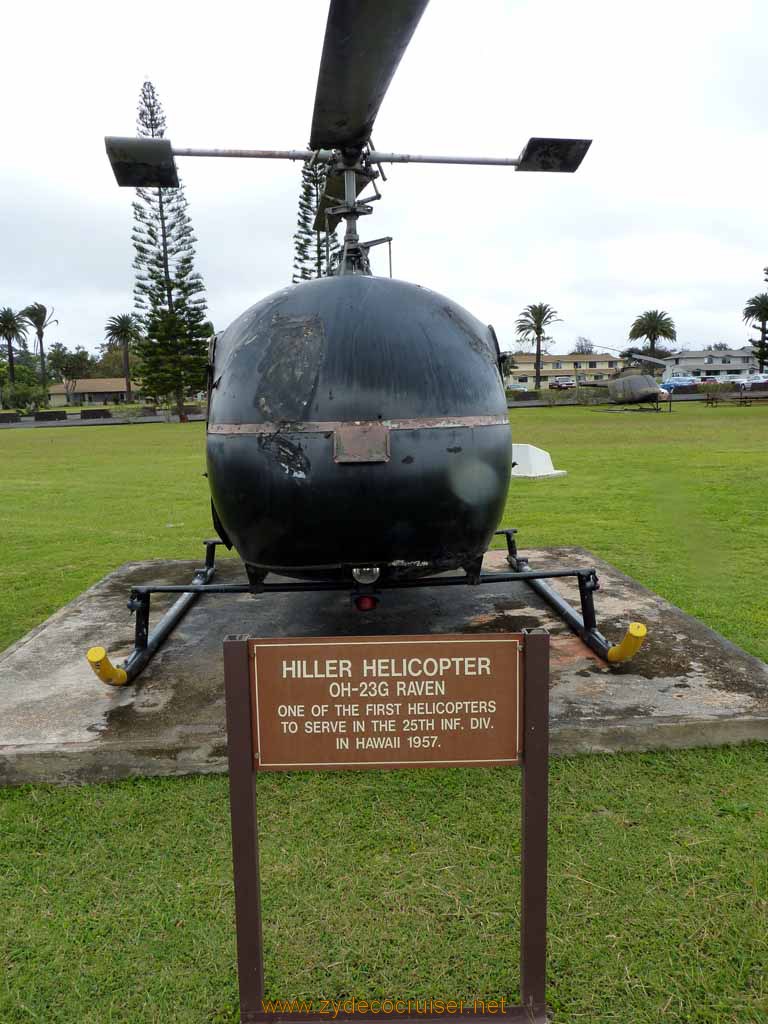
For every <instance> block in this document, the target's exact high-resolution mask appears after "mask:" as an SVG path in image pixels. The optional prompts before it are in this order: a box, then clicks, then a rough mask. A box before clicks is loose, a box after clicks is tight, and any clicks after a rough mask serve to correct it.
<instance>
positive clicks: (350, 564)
mask: <svg viewBox="0 0 768 1024" xmlns="http://www.w3.org/2000/svg"><path fill="white" fill-rule="evenodd" d="M427 2H428V0H388V2H387V3H386V4H383V3H381V2H380V0H331V2H330V5H329V11H328V19H327V24H326V29H325V38H324V43H323V49H322V56H321V60H320V69H319V73H318V79H317V88H316V93H315V103H314V110H313V114H312V123H311V130H310V138H309V145H308V147H307V148H305V149H296V150H263V149H261V150H256V149H238V150H226V149H223V150H222V149H216V150H212V149H197V148H180V147H174V146H173V145H172V143H171V141H170V140H169V139H167V138H136V139H132V138H121V137H114V136H110V137H107V138H106V139H105V145H106V150H107V155H108V157H109V160H110V163H111V165H112V169H113V172H114V174H115V177H116V179H117V182H118V184H119V185H120V186H123V187H130V188H135V187H145V188H148V187H150V188H158V189H163V188H174V187H178V184H179V180H178V173H177V170H176V162H175V161H176V157H211V156H217V157H229V158H236V159H269V160H275V159H282V160H290V161H309V162H310V163H312V164H315V163H317V164H322V165H324V166H325V168H326V177H325V186H324V191H323V194H322V197H321V199H320V202H319V203H318V209H317V216H316V220H315V228H316V230H320V231H324V232H326V234H327V233H328V232H332V231H334V230H335V229H336V228H337V226H338V225H339V224H340V222H341V221H342V220H343V221H344V222H345V232H344V239H343V247H342V249H341V253H340V258H339V259H338V261H337V263H336V264H335V265H334V267H333V270H332V273H330V274H329V275H328V276H326V277H321V278H318V279H316V280H311V281H304V282H301V283H299V284H295V285H291V286H288V287H286V288H283V289H281V290H279V291H277V292H275V293H274V294H272V295H269V296H267V297H266V298H263V299H261V300H260V301H258V302H256V304H255V305H253V306H251V307H250V308H249V309H247V310H245V311H244V312H243V313H242V314H241V315H240V316H239V317H237V319H236V320H235V321H234V322H233V323H232V324H231V325H230V326H229V327H227V328H226V330H224V331H222V332H221V333H219V334H218V335H214V336H213V338H212V339H211V343H210V347H209V356H208V403H207V417H206V420H207V436H206V461H207V476H208V482H209V486H210V492H211V512H212V519H213V525H214V528H215V530H216V533H217V535H218V538H219V540H218V541H209V542H208V541H207V542H206V545H207V554H206V564H205V567H204V568H202V569H200V570H198V572H197V573H196V574H195V579H194V580H193V582H192V584H191V585H189V586H176V585H168V586H152V587H146V586H142V587H137V588H134V590H133V591H132V594H131V599H130V601H129V605H128V606H129V608H130V609H131V610H132V611H135V612H136V647H135V649H134V651H133V652H132V654H131V655H130V656H129V658H128V659H127V661H126V663H125V666H124V667H123V668H117V669H116V668H115V667H114V666H112V665H111V663H110V661H109V659H108V657H107V655H106V651H105V650H104V648H102V647H96V648H91V650H90V651H89V653H88V660H89V662H90V664H91V667H92V668H93V669H94V671H95V672H96V674H97V675H98V676H99V678H101V679H102V680H103V681H105V682H110V683H115V684H118V685H119V684H123V683H125V682H128V681H132V680H133V679H134V678H135V677H136V675H138V673H139V672H140V671H142V669H143V668H144V667H145V666H146V664H147V663H148V661H149V659H150V658H151V657H152V656H153V653H154V652H155V651H156V650H157V649H158V647H159V646H160V645H161V644H162V643H163V642H164V640H165V639H166V638H167V636H168V634H169V633H170V631H171V630H172V629H173V628H174V625H175V623H176V622H178V621H179V619H180V618H181V617H182V616H183V615H184V614H185V613H186V611H187V609H188V608H189V607H190V605H191V604H192V602H193V601H194V600H195V599H196V598H197V596H199V595H200V594H202V593H208V592H212V593H225V592H226V593H239V592H244V591H248V592H250V593H251V594H254V595H256V594H259V593H265V592H272V591H279V592H286V591H292V590H299V589H316V590H339V589H343V588H348V589H349V590H350V593H351V595H352V597H353V600H354V603H355V605H356V607H357V608H358V609H359V610H360V611H371V610H373V609H374V608H375V607H376V605H377V603H378V600H379V598H378V596H376V593H375V589H376V588H381V589H384V588H389V587H398V586H419V585H421V584H422V582H424V581H426V582H427V583H429V585H449V584H451V585H452V584H454V583H461V582H462V581H464V580H465V581H466V582H468V583H482V582H505V581H510V580H512V579H524V580H525V581H526V582H528V583H530V584H531V586H532V587H533V588H534V589H536V590H537V591H538V592H539V593H540V594H541V595H542V596H543V597H544V598H545V599H546V600H547V601H548V602H549V603H550V604H551V605H552V606H553V607H555V608H556V610H557V611H558V613H559V614H561V615H562V616H563V617H564V618H565V619H566V621H567V622H569V624H570V625H571V626H572V628H573V629H575V630H576V631H577V632H579V634H580V635H582V636H583V638H584V639H585V642H587V643H589V644H590V645H591V646H593V648H594V649H595V650H596V651H598V653H600V654H601V655H602V656H603V657H607V658H608V659H609V660H623V658H624V657H627V656H630V655H628V654H627V648H626V646H622V645H621V644H620V645H618V647H616V648H611V647H610V645H609V644H608V642H607V641H606V639H605V637H603V636H602V634H600V633H599V631H598V630H597V627H596V621H595V615H594V608H593V605H592V592H593V591H594V590H596V589H597V576H596V573H595V571H594V570H585V569H581V568H580V569H575V570H574V569H563V570H557V571H550V572H540V571H539V572H537V571H534V570H532V569H531V568H530V567H529V566H528V564H527V562H526V560H525V559H522V558H519V557H518V556H517V552H516V548H515V545H514V540H513V537H512V535H513V534H514V532H515V531H509V530H508V531H503V532H505V533H506V534H507V544H508V561H509V564H510V566H511V567H512V569H513V570H514V571H513V572H511V573H506V574H504V573H494V574H492V576H493V579H491V578H490V577H489V576H488V574H483V573H482V562H483V556H484V554H485V552H486V551H487V549H488V547H489V544H490V541H491V539H492V537H493V535H494V532H495V531H496V527H497V525H498V522H499V520H500V518H501V515H502V511H503V508H504V503H505V500H506V496H507V492H508V488H509V483H510V474H511V468H512V437H511V430H510V424H509V417H508V412H507V404H506V395H505V390H504V385H503V379H502V373H501V353H500V349H499V344H498V341H497V338H496V333H495V331H494V329H493V327H492V326H490V325H488V324H485V323H483V322H482V320H480V319H478V318H477V317H475V316H473V315H472V314H471V313H469V312H468V311H467V310H465V309H463V308H462V307H461V306H460V305H459V304H458V303H456V302H454V301H453V300H452V299H450V298H447V297H445V296H443V295H439V294H437V293H436V292H434V291H431V290H430V289H428V288H427V287H425V286H424V285H421V284H414V283H411V282H406V281H400V280H397V279H393V278H391V277H378V276H374V275H373V274H372V273H371V267H370V261H369V257H368V250H369V249H370V247H371V246H372V245H374V244H377V243H378V242H380V241H388V240H389V239H376V240H374V241H373V242H365V241H361V239H360V236H359V234H358V220H359V218H360V217H362V216H367V215H369V214H371V213H372V212H373V204H374V202H375V201H376V200H378V199H380V198H381V194H380V193H379V191H378V188H377V185H376V182H377V180H379V179H383V177H384V176H383V169H382V165H384V164H407V163H431V164H465V165H466V164H469V165H486V166H488V165H491V166H506V167H509V168H511V169H513V170H515V171H522V172H545V173H552V172H555V173H573V172H574V171H576V170H577V169H578V167H579V166H580V164H581V162H582V160H583V159H584V156H585V155H586V153H587V150H588V149H589V147H590V144H591V140H589V139H560V138H539V137H535V138H531V139H530V140H529V141H528V143H527V144H526V145H525V146H524V148H523V150H522V152H521V153H520V155H519V156H517V157H472V156H459V155H453V156H425V155H419V154H410V153H396V152H383V151H380V150H377V149H376V148H375V147H374V144H373V142H372V139H371V135H372V132H373V128H374V124H375V121H376V117H377V115H378V112H379V108H380V106H381V104H382V101H383V100H384V97H385V95H386V92H387V89H388V88H389V85H390V83H391V81H392V78H393V76H394V74H395V71H396V69H397V67H398V64H399V63H400V60H401V58H402V56H403V54H404V53H405V51H406V49H407V46H408V44H409V42H410V40H411V38H412V36H413V33H414V31H415V30H416V27H417V25H418V23H419V21H420V19H421V17H422V15H423V13H424V10H425V9H426V7H427ZM370 189H372V190H373V191H372V193H371V192H370V191H369V190H370ZM367 190H368V191H367ZM217 543H223V544H225V545H226V546H227V547H230V548H231V547H234V548H235V550H236V551H237V553H238V555H239V556H240V558H241V560H242V562H243V564H244V567H245V571H246V574H247V578H248V583H247V584H245V585H240V584H224V585H215V586H211V585H210V582H211V580H212V578H213V573H214V560H215V554H214V547H215V544H217ZM449 571H454V572H458V573H459V574H463V576H462V578H456V577H455V576H453V577H451V578H448V579H446V577H445V576H444V575H440V574H445V573H446V572H449ZM270 574H272V575H273V576H274V577H276V578H277V579H278V581H281V580H283V579H284V578H286V577H287V578H288V580H289V582H287V583H286V582H276V583H275V582H265V581H266V580H267V578H268V577H269V576H270ZM551 576H575V577H578V580H579V591H580V597H581V602H582V614H581V616H579V615H578V613H576V612H575V610H574V609H572V608H571V607H570V605H568V604H567V602H564V601H563V599H562V598H561V597H560V596H559V595H558V594H557V593H556V592H555V591H554V590H552V588H550V587H549V586H548V584H546V583H544V579H545V578H547V577H551ZM486 577H488V578H486ZM290 580H298V581H301V582H296V583H292V582H290ZM159 591H164V592H177V593H180V594H182V595H183V596H182V597H180V598H179V600H178V601H177V602H176V605H174V606H173V608H172V609H171V610H170V611H169V612H167V613H166V615H165V616H164V617H163V619H162V620H161V622H160V623H159V625H158V626H157V627H156V629H155V630H154V632H152V633H150V632H149V599H150V594H151V593H154V592H159ZM642 629H643V630H644V627H642ZM643 635H644V633H643ZM623 643H624V642H623ZM634 649H636V645H635V647H634V648H633V650H634ZM611 651H618V653H617V654H616V657H615V659H614V658H613V655H612V654H611Z"/></svg>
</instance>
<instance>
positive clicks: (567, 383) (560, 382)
mask: <svg viewBox="0 0 768 1024" xmlns="http://www.w3.org/2000/svg"><path fill="white" fill-rule="evenodd" d="M575 387H576V381H575V380H574V379H573V377H553V378H552V380H551V381H550V382H549V390H550V391H558V390H560V389H562V388H575Z"/></svg>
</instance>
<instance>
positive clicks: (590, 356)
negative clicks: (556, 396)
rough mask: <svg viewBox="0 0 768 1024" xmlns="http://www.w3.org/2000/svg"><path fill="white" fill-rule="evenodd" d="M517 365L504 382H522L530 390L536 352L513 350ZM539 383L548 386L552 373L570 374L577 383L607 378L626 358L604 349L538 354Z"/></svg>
mask: <svg viewBox="0 0 768 1024" xmlns="http://www.w3.org/2000/svg"><path fill="white" fill-rule="evenodd" d="M513 358H514V360H515V362H516V363H517V368H516V369H513V370H510V372H509V373H508V374H507V375H506V376H505V378H504V382H505V384H524V385H525V386H526V387H527V388H528V389H529V390H533V388H534V387H535V386H536V369H535V360H536V356H535V354H534V353H533V352H515V353H513ZM541 363H542V365H541V386H542V387H543V388H547V387H549V382H550V381H551V380H552V378H553V377H573V379H574V380H575V381H576V383H577V384H579V383H584V384H587V383H589V381H593V380H607V379H608V378H609V377H613V376H614V375H615V374H617V373H618V372H619V370H622V369H623V368H624V366H625V361H624V360H623V359H621V358H620V357H619V356H618V355H610V354H609V353H607V352H569V353H568V354H567V355H550V354H549V353H548V352H542V354H541Z"/></svg>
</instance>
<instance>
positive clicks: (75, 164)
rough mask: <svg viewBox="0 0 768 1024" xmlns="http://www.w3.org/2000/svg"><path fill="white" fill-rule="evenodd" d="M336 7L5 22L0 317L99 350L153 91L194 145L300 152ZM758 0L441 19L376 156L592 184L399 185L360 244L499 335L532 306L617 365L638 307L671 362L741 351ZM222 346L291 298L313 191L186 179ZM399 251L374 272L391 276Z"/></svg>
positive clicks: (124, 251)
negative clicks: (672, 334) (560, 164)
mask: <svg viewBox="0 0 768 1024" xmlns="http://www.w3.org/2000/svg"><path fill="white" fill-rule="evenodd" d="M326 12H327V4H326V3H325V2H324V0H281V2H280V3H273V2H270V3H267V2H264V0H255V2H250V3H243V2H238V3H233V2H230V0H218V2H217V3H215V4H211V3H205V4H202V3H196V2H191V0H186V2H185V3H180V2H174V3H169V2H163V3H159V2H157V0H152V2H146V0H134V2H132V3H130V4H106V3H104V2H103V0H102V2H98V3H85V2H82V0H69V2H66V3H61V2H60V0H57V2H55V3H40V2H35V0H28V2H24V3H8V4H6V5H5V7H4V9H3V37H4V46H3V57H2V61H0V76H2V93H1V95H2V99H0V115H2V116H1V117H0V123H1V124H2V135H3V140H4V145H3V152H2V159H1V160H0V306H4V305H10V306H12V307H13V308H18V307H21V306H23V305H26V304H27V303H29V302H32V301H39V302H43V303H45V304H46V305H48V306H51V305H53V306H55V307H56V316H57V317H58V318H59V320H60V326H59V327H58V328H55V327H54V328H53V329H52V330H51V332H50V334H49V335H48V343H51V342H53V341H56V340H59V341H62V342H64V343H65V344H66V345H68V346H75V345H78V344H81V345H84V346H85V347H86V348H88V349H91V350H95V349H96V347H97V346H98V345H99V344H100V342H101V341H102V340H103V326H104V322H105V320H106V319H107V317H109V316H111V315H113V314H115V313H121V312H128V311H130V310H131V309H132V286H133V271H132V268H131V261H132V256H133V253H132V248H131V242H130V233H131V200H132V192H131V190H128V189H119V188H118V187H117V185H116V183H115V181H114V178H113V176H112V172H111V170H110V167H109V164H108V161H107V158H106V156H105V153H104V144H103V137H104V136H105V135H133V134H135V112H136V103H137V99H138V94H139V90H140V88H141V84H142V81H143V80H144V79H145V78H150V79H151V80H152V81H153V82H154V84H155V86H156V88H157V90H158V92H159V95H160V98H161V100H162V103H163V105H164V108H165V112H166V117H167V120H168V132H167V136H168V137H169V138H170V139H171V141H172V142H173V143H174V145H178V146H206V147H207V146H211V147H212V146H221V147H248V148H303V147H304V146H305V145H306V142H307V139H308V137H309V126H310V121H311V114H312V104H313V100H314V92H315V83H316V78H317V68H318V64H319V59H320V52H321V47H322V39H323V32H324V28H325V18H326ZM766 38H768V4H766V3H765V0H754V2H751V0H729V2H727V3H725V2H723V0H717V2H714V0H644V2H642V3H630V2H629V0H578V2H575V0H472V2H469V0H431V3H430V6H429V7H428V9H427V11H426V14H425V15H424V17H423V19H422V21H421V23H420V25H419V27H418V28H417V30H416V34H415V36H414V38H413V41H412V43H411V46H410V48H409V50H408V51H407V53H406V55H405V57H404V59H403V62H402V64H401V66H400V69H399V71H398V73H397V75H396V77H395V80H394V82H393V85H392V87H391V89H390V91H389V93H388V95H387V97H386V99H385V101H384V104H383V106H382V108H381V112H380V115H379V118H378V121H377V123H376V128H375V133H374V139H375V141H376V144H377V146H378V148H379V149H382V150H395V151H402V152H416V153H461V154H468V155H500V156H517V155H518V153H519V152H520V150H521V149H522V146H523V145H524V143H525V142H526V140H527V139H528V138H529V137H530V136H531V135H543V136H547V135H551V136H570V137H583V138H592V139H594V142H593V144H592V148H591V150H590V151H589V153H588V154H587V157H586V159H585V161H584V163H583V164H582V167H581V169H580V170H579V171H578V172H577V173H576V174H575V175H572V176H571V175H553V174H549V175H547V174H540V175H535V174H516V173H515V172H514V171H512V170H511V169H509V168H484V167H468V168H462V167H434V166H432V167H429V166H393V167H391V168H390V169H388V170H387V174H388V177H389V180H388V181H387V182H386V184H385V185H384V186H383V191H384V199H383V200H382V201H381V202H380V203H378V204H376V205H375V207H374V210H375V212H374V214H373V216H372V217H371V218H368V219H367V220H365V221H362V222H361V228H362V231H361V233H362V235H363V237H369V238H370V237H378V236H380V235H384V234H392V235H394V236H395V242H394V253H393V262H394V273H395V276H396V277H401V278H403V279H406V280H410V281H417V282H419V283H422V284H424V285H426V286H428V287H430V288H433V289H435V290H437V291H438V292H442V293H444V294H445V295H448V296H450V297H451V298H453V299H455V300H456V301H458V302H460V303H461V304H462V305H464V306H466V308H467V309H469V310H470V312H472V313H474V314H475V315H476V316H478V317H480V318H481V319H483V320H484V321H486V322H490V323H493V324H494V325H495V326H496V329H497V333H498V335H499V339H500V341H501V345H502V348H508V347H513V345H514V322H515V318H516V317H517V315H518V314H519V312H520V310H521V309H522V308H523V307H524V306H525V305H526V304H528V303H530V302H548V303H550V304H551V305H553V306H554V307H555V308H556V309H557V310H558V311H559V313H560V316H561V317H562V319H563V322H562V323H561V324H557V325H556V326H555V329H554V330H553V332H552V333H553V336H554V338H555V342H556V344H555V345H554V346H553V348H554V349H556V350H558V351H567V350H568V349H570V348H571V346H572V344H573V342H574V341H575V339H576V337H577V336H579V335H585V336H587V337H589V338H591V339H592V340H593V341H594V342H595V344H596V345H598V346H610V347H613V348H620V347H622V346H623V344H624V342H625V340H626V337H627V331H628V328H629V325H630V323H631V322H632V320H633V319H634V317H635V316H637V315H638V314H639V313H641V312H643V311H644V310H646V309H651V308H659V309H664V310H666V311H667V312H668V313H670V315H671V316H672V317H673V319H674V320H675V323H676V324H677V330H678V341H679V342H680V343H681V344H682V345H686V346H688V347H693V348H695V347H700V346H702V345H706V344H708V343H712V342H717V341H727V342H730V343H732V344H733V345H742V344H744V343H745V341H746V339H747V336H748V335H747V331H746V329H745V328H744V326H743V325H742V323H741V309H742V308H743V305H744V302H745V300H746V299H747V298H749V296H751V295H753V294H755V293H756V292H760V291H763V290H764V289H768V285H766V284H765V282H764V280H763V270H762V268H763V267H764V266H766V265H768V211H767V210H766V167H767V166H768V135H767V133H766V97H767V96H768V61H766V59H765V40H766ZM179 167H180V171H181V174H182V176H183V179H184V182H185V184H186V192H187V197H188V200H189V204H190V212H191V216H192V221H193V225H194V228H195V232H196V234H197V238H198V244H197V262H198V268H199V270H200V271H201V273H202V275H203V278H204V280H205V284H206V287H207V294H208V301H209V311H210V316H211V319H212V320H213V322H214V324H215V326H216V328H217V329H222V328H223V327H225V326H226V325H227V324H228V323H229V322H230V321H231V320H232V319H234V318H235V317H236V316H237V315H238V314H239V313H240V312H241V311H242V310H243V309H245V308H246V307H248V306H249V305H251V304H253V303H254V302H256V301H258V300H259V299H261V298H262V297H263V296H265V295H267V294H268V293H270V292H271V291H274V290H276V289H277V288H280V287H282V286H284V285H285V284H286V283H288V282H289V281H290V276H291V263H292V257H293V252H292V234H293V231H294V230H295V220H296V202H297V195H298V184H299V175H300V167H299V165H298V164H292V163H283V162H272V161H269V162H268V161H251V160H248V161H246V160H227V161H224V160H199V159H187V160H180V161H179ZM385 248H386V247H383V248H382V249H379V250H374V269H377V270H378V271H379V272H381V273H385V272H386V253H385V251H384V249H385Z"/></svg>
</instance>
